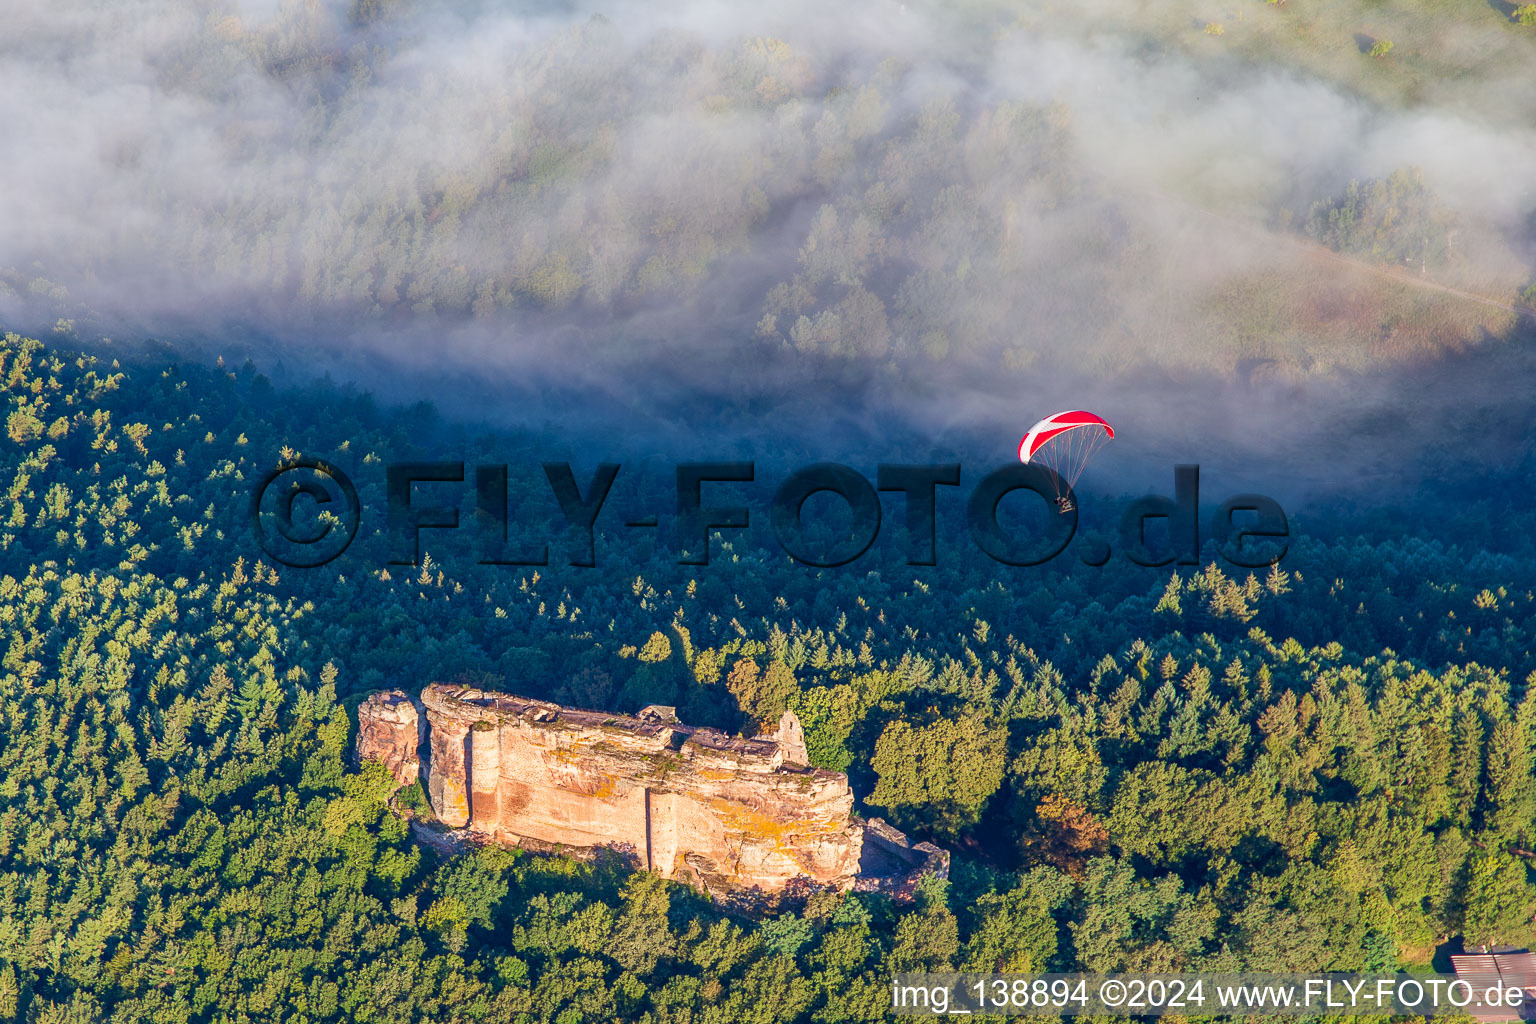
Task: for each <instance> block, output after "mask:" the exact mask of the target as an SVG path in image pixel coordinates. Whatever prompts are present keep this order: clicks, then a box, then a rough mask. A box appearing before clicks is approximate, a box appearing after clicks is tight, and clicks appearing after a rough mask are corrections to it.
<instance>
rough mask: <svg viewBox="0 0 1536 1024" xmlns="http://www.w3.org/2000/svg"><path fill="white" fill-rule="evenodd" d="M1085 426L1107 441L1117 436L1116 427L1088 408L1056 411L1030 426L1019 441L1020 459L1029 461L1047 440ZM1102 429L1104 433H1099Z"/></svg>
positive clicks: (1097, 436)
mask: <svg viewBox="0 0 1536 1024" xmlns="http://www.w3.org/2000/svg"><path fill="white" fill-rule="evenodd" d="M1084 428H1086V429H1087V430H1088V431H1090V432H1091V433H1092V434H1094V435H1095V436H1096V439H1099V440H1103V441H1107V440H1110V439H1112V438H1113V437H1114V436H1115V428H1114V427H1112V426H1110V425H1109V424H1108V423H1106V422H1105V421H1104V420H1103V419H1102V418H1101V417H1098V416H1095V415H1094V414H1093V413H1091V412H1088V411H1087V410H1086V409H1071V410H1069V411H1067V412H1058V413H1054V414H1052V415H1050V416H1047V417H1046V418H1045V419H1043V420H1041V421H1040V422H1039V423H1036V424H1035V425H1034V426H1032V427H1030V428H1029V433H1027V434H1025V435H1024V440H1022V441H1020V442H1019V461H1020V462H1025V463H1027V462H1029V460H1030V459H1032V458H1034V457H1035V455H1036V454H1037V453H1038V452H1039V451H1040V449H1041V448H1042V447H1044V446H1045V445H1046V443H1047V442H1049V441H1051V440H1052V439H1054V438H1057V437H1060V436H1061V435H1062V434H1065V433H1067V432H1068V431H1070V430H1079V429H1084ZM1101 430H1102V431H1103V433H1102V434H1100V433H1099V431H1101Z"/></svg>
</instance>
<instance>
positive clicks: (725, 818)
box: [358, 683, 948, 896]
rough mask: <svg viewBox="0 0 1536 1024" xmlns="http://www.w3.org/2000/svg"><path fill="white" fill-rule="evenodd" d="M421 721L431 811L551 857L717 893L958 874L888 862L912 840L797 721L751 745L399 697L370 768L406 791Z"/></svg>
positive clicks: (525, 701)
mask: <svg viewBox="0 0 1536 1024" xmlns="http://www.w3.org/2000/svg"><path fill="white" fill-rule="evenodd" d="M418 706H419V707H420V708H421V709H423V710H424V714H423V715H422V716H421V720H422V721H423V722H424V723H425V725H426V732H427V735H428V737H429V740H430V742H429V744H428V749H429V751H430V753H429V765H428V768H427V770H426V790H427V796H428V799H429V800H430V801H431V804H432V809H433V812H434V813H435V814H436V815H437V817H438V818H439V819H440V820H441V821H442V822H443V823H444V824H446V825H448V826H450V827H452V828H456V829H465V830H467V831H469V832H471V833H475V834H478V835H481V836H485V837H488V838H491V839H494V840H497V841H500V842H505V843H508V844H514V845H520V846H525V847H531V848H535V849H550V848H555V847H561V848H565V849H573V848H574V849H577V850H591V849H595V848H598V847H606V848H610V849H615V850H618V851H620V852H623V853H625V854H628V855H629V856H631V857H632V858H633V859H634V860H635V861H636V862H637V863H638V864H639V865H640V866H643V867H646V868H648V869H650V870H652V871H655V872H656V873H658V874H660V875H662V876H664V877H667V878H672V879H676V880H678V881H685V882H689V883H691V884H694V885H697V886H699V887H701V888H704V889H706V890H709V891H715V892H722V891H740V890H761V891H763V892H767V893H776V892H781V891H783V890H785V889H786V888H787V887H791V885H792V884H793V885H796V886H798V885H804V884H811V885H816V886H832V887H836V888H840V889H849V888H854V887H855V886H856V885H857V887H858V888H859V889H860V890H861V891H871V890H887V891H891V892H893V893H895V894H897V895H898V896H901V895H906V894H908V893H909V892H910V889H911V887H912V885H913V884H914V880H915V878H916V877H918V876H919V875H920V874H932V873H935V872H938V873H940V874H943V873H947V868H948V855H947V854H942V855H941V856H938V857H937V859H936V858H934V857H928V856H927V855H926V854H918V855H916V856H911V855H908V856H901V857H892V856H889V855H885V856H876V855H875V854H877V853H879V851H887V852H889V851H890V850H894V849H896V847H894V846H893V845H892V843H893V842H895V843H897V844H900V851H899V852H901V853H906V852H907V847H906V845H905V843H906V840H905V837H903V836H902V835H901V833H899V832H897V831H896V830H895V829H891V828H889V827H888V826H884V825H883V823H879V822H878V821H876V822H873V823H870V824H866V823H864V822H862V821H859V820H857V819H855V818H854V817H853V793H852V791H851V790H850V789H849V788H848V777H847V776H846V775H843V774H842V773H840V772H832V771H827V770H825V769H821V768H814V767H811V766H810V765H808V764H807V763H806V761H807V755H806V747H805V737H804V733H803V731H802V730H801V727H800V722H799V720H798V719H797V718H796V717H795V716H794V715H793V714H792V713H788V712H786V713H785V714H784V716H783V717H782V718H781V719H780V721H779V724H778V728H777V729H776V730H775V731H774V732H773V734H772V735H766V736H755V737H751V738H748V737H741V736H728V735H726V734H724V733H722V732H719V731H717V730H714V729H708V728H695V727H692V726H688V725H684V724H682V723H680V722H678V721H677V718H676V716H675V713H674V710H673V709H672V708H665V707H648V708H646V709H645V710H643V711H642V712H641V713H640V714H639V715H634V716H630V715H617V714H608V713H605V712H600V711H580V710H576V709H574V708H566V707H561V706H560V705H558V704H551V703H548V702H546V701H540V700H533V699H530V698H527V697H517V696H513V695H511V694H504V693H491V692H488V691H484V690H475V689H470V688H466V687H461V686H449V685H444V684H441V683H434V684H432V685H430V686H428V687H426V689H424V690H423V691H422V693H421V697H420V700H419V704H413V703H412V702H411V699H410V698H409V697H408V696H407V695H406V694H404V693H402V692H399V691H395V692H394V693H389V694H378V695H375V696H374V697H370V698H369V700H368V701H367V702H365V703H364V705H363V708H362V709H360V711H359V733H358V752H359V754H360V755H362V756H364V757H372V758H373V759H375V760H381V761H383V762H384V763H386V764H388V765H389V766H390V768H391V770H392V771H394V772H395V777H396V778H397V779H401V781H402V784H403V783H404V781H405V780H404V778H403V776H404V775H405V774H406V773H407V771H408V770H410V771H414V770H419V769H409V767H408V765H407V764H406V762H405V760H404V759H403V757H402V755H401V751H402V750H403V749H404V748H405V746H406V745H408V743H409V737H408V735H407V734H408V733H409V736H415V735H417V734H416V733H415V732H412V731H410V730H411V729H413V728H414V726H413V725H412V724H411V723H413V722H414V721H415V719H411V718H409V716H408V713H407V709H409V712H410V713H412V714H414V713H415V710H416V708H417V707H418ZM414 779H415V776H414V775H412V776H411V781H414ZM869 828H875V830H876V831H875V833H869V832H868V831H867V830H868V829H869ZM882 830H883V831H882ZM887 833H889V835H887ZM866 835H871V836H872V838H871V842H873V843H874V846H866V842H865V839H866ZM920 847H921V848H922V849H925V850H929V849H932V850H934V853H935V855H940V854H941V851H937V850H936V849H934V848H932V847H928V845H927V844H920ZM913 849H914V850H916V849H917V848H913ZM891 872H894V873H893V874H892V873H891Z"/></svg>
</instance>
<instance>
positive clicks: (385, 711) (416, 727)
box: [357, 690, 427, 786]
mask: <svg viewBox="0 0 1536 1024" xmlns="http://www.w3.org/2000/svg"><path fill="white" fill-rule="evenodd" d="M426 728H427V721H426V718H425V717H423V716H422V715H421V714H420V713H419V711H418V710H417V708H416V704H415V702H414V701H412V700H411V698H410V696H409V695H407V694H406V693H404V692H403V691H401V690H391V691H390V692H388V693H375V694H373V695H372V696H370V697H369V698H368V699H367V700H365V701H363V703H362V705H361V706H360V707H359V708H358V709H357V756H358V757H359V758H360V759H362V760H365V761H377V762H379V763H380V764H382V765H384V766H385V767H386V768H388V769H389V772H390V774H391V775H393V776H394V777H395V781H396V782H398V783H400V785H402V786H409V785H410V784H411V783H413V782H416V781H417V780H418V779H420V778H421V745H422V741H423V740H424V739H425V738H426Z"/></svg>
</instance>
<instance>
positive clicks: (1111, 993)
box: [1099, 978, 1125, 1006]
mask: <svg viewBox="0 0 1536 1024" xmlns="http://www.w3.org/2000/svg"><path fill="white" fill-rule="evenodd" d="M1099 1002H1101V1003H1103V1004H1104V1005H1105V1006H1119V1005H1120V1004H1121V1003H1123V1002H1125V982H1123V981H1116V980H1115V979H1113V978H1111V979H1109V980H1108V981H1106V982H1105V983H1104V984H1102V985H1100V986H1099Z"/></svg>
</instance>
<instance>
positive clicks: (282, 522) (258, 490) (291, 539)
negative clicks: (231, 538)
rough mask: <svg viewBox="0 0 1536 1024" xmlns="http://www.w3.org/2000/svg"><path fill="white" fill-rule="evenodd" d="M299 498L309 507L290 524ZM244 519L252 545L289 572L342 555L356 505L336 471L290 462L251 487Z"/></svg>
mask: <svg viewBox="0 0 1536 1024" xmlns="http://www.w3.org/2000/svg"><path fill="white" fill-rule="evenodd" d="M301 494H302V495H307V496H308V497H309V499H310V501H311V502H312V503H313V508H314V514H312V515H310V516H308V517H306V519H305V522H304V525H302V526H301V525H299V524H297V523H295V522H294V505H295V503H296V499H297V498H298V497H299V495H301ZM300 507H301V508H302V507H303V506H302V505H301V506H300ZM250 517H251V532H252V533H253V534H254V535H255V537H256V543H257V545H258V546H259V547H260V548H261V550H263V551H265V552H266V553H267V554H268V555H269V556H271V558H272V559H273V561H276V562H278V563H280V564H282V565H286V566H288V567H289V568H291V569H313V568H316V567H317V566H322V565H324V564H326V563H327V562H329V561H331V560H332V559H334V558H336V557H337V556H339V555H340V554H341V553H342V552H343V551H345V550H347V545H349V544H351V543H352V538H353V537H355V536H357V527H358V523H359V522H360V521H361V519H362V504H361V502H359V501H358V499H357V488H356V487H353V486H352V481H351V480H350V479H348V477H347V474H345V473H343V472H342V471H341V470H340V469H338V468H337V467H335V466H333V465H332V464H331V463H329V462H326V461H325V460H324V459H310V458H296V459H289V460H287V461H286V462H283V463H281V464H280V465H278V466H277V467H276V468H274V469H272V470H271V471H270V472H268V473H267V474H266V476H263V477H262V478H261V479H260V480H258V481H257V482H256V487H255V489H254V490H252V492H251V509H250Z"/></svg>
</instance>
